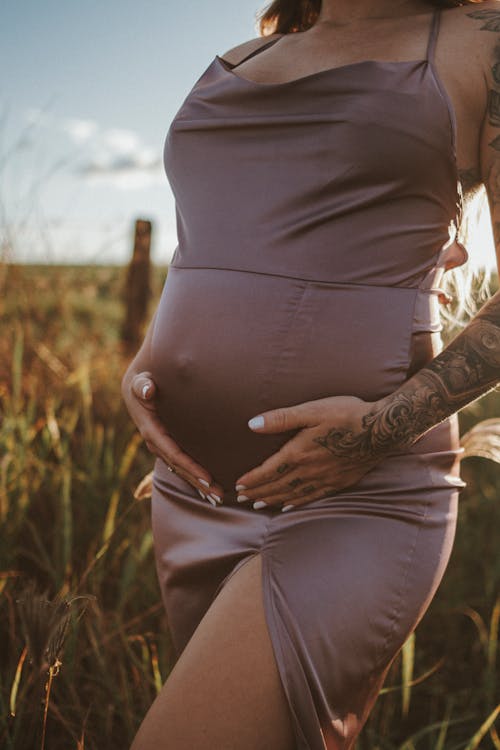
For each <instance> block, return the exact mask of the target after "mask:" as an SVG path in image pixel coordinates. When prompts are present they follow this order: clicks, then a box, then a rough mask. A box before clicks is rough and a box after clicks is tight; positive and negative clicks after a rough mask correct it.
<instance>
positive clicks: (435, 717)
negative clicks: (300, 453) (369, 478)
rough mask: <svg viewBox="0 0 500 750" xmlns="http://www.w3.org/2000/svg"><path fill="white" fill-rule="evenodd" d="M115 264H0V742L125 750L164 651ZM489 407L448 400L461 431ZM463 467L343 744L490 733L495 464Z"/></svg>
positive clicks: (416, 746)
mask: <svg viewBox="0 0 500 750" xmlns="http://www.w3.org/2000/svg"><path fill="white" fill-rule="evenodd" d="M164 273H165V271H164V269H157V270H156V275H155V294H154V297H153V299H152V301H151V304H152V308H151V311H152V310H153V308H154V306H155V304H156V298H157V296H158V293H159V291H160V287H161V284H162V282H163V278H164ZM123 280H124V277H123V269H120V268H113V267H111V268H103V267H95V268H92V267H89V268H81V267H42V266H38V267H36V266H32V267H28V266H26V267H21V266H13V265H11V266H7V265H4V266H2V267H1V269H0V315H1V319H2V323H3V325H2V336H1V337H0V409H1V416H2V424H1V427H0V524H1V539H2V544H1V546H0V628H1V643H2V649H1V653H0V747H2V748H5V749H6V750H21V749H22V750H25V749H26V750H28V749H29V750H38V749H42V748H46V750H49V749H50V750H59V749H61V750H62V749H63V748H64V750H69V749H71V748H74V749H75V750H77V749H78V750H83V749H84V748H86V749H88V750H114V749H115V748H116V750H118V749H119V750H123V748H126V747H128V745H129V744H130V741H131V739H132V737H133V735H134V733H135V730H136V729H137V727H138V725H139V723H140V721H141V719H142V717H143V716H144V714H145V713H146V711H147V708H148V707H149V705H150V703H151V702H152V700H153V699H154V697H155V695H156V694H157V692H158V691H159V690H160V688H161V685H162V683H163V681H164V680H165V679H166V677H167V675H168V671H169V669H170V668H171V664H172V649H171V643H170V638H169V633H168V624H167V622H166V620H165V615H164V612H163V607H162V604H161V601H160V593H159V589H158V585H157V581H156V576H155V570H154V560H153V551H152V537H151V529H150V518H149V500H147V499H145V500H142V501H137V500H134V497H133V490H134V488H135V487H136V486H137V485H138V483H139V481H140V480H141V478H142V477H143V476H144V475H145V474H146V473H147V472H148V471H149V470H150V469H151V466H152V463H153V461H152V457H151V455H150V454H149V453H148V452H147V450H146V449H145V447H144V446H143V444H142V442H141V440H140V439H139V436H138V434H137V433H136V431H135V429H134V426H133V424H132V423H131V421H130V419H129V417H128V415H127V414H126V412H125V409H124V406H123V405H122V403H121V396H120V387H119V385H120V380H121V376H122V374H123V372H124V369H125V367H126V365H127V361H126V359H125V358H124V356H123V352H122V349H121V345H120V342H119V340H118V332H119V325H120V322H121V319H122V315H123V309H122V307H121V303H120V298H121V297H120V295H121V288H122V286H121V285H122V284H123ZM492 416H500V399H499V396H498V394H497V393H495V392H494V393H491V394H489V395H488V396H486V397H484V398H483V399H481V400H479V401H478V402H476V403H475V404H473V405H472V406H471V407H469V408H468V409H467V410H464V411H463V412H462V413H461V415H460V420H461V425H462V431H465V430H468V429H469V428H470V427H472V426H473V425H474V424H476V423H477V422H479V421H481V420H483V419H485V418H487V417H492ZM463 474H464V478H465V480H466V481H467V482H468V487H467V489H466V490H464V491H463V493H462V495H461V501H460V518H459V525H458V532H457V538H456V542H455V548H454V551H453V554H452V559H451V562H450V564H449V567H448V570H447V572H446V575H445V579H444V581H443V583H442V585H441V587H440V589H439V591H438V593H437V595H436V597H435V599H434V601H433V603H432V605H431V607H430V609H429V611H428V613H427V614H426V616H425V617H424V619H423V621H422V623H421V624H420V625H419V627H418V629H417V631H416V633H415V634H414V635H413V636H412V637H411V638H410V639H408V641H407V643H406V644H405V647H404V648H403V650H402V652H401V654H400V655H399V656H398V657H397V659H396V661H395V662H394V664H393V667H392V669H391V672H390V674H389V677H388V679H387V681H386V684H385V687H384V690H383V694H382V695H381V697H380V698H379V701H378V703H377V705H376V707H375V709H374V711H373V714H372V716H371V718H370V720H369V722H368V723H367V725H366V727H365V729H364V731H363V734H362V737H361V738H360V740H359V742H358V748H357V750H459V749H460V748H463V749H464V750H473V748H476V747H480V748H484V749H485V750H488V749H492V748H497V750H498V748H500V739H499V736H498V733H497V729H496V728H495V719H496V716H497V714H498V710H499V709H498V706H497V704H498V699H499V695H498V676H497V667H498V651H497V643H498V627H499V617H500V603H499V598H498V597H499V581H500V556H499V554H498V526H499V520H500V503H499V494H500V492H499V490H500V467H498V466H497V465H496V464H495V463H493V462H491V461H488V460H486V459H484V458H470V459H467V460H466V461H465V462H464V465H463ZM332 668H334V665H333V666H332ZM201 677H202V676H201ZM256 719H257V717H256ZM210 750H216V749H215V748H214V749H210ZM256 750H258V749H257V748H256Z"/></svg>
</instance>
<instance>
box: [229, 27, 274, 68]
mask: <svg viewBox="0 0 500 750" xmlns="http://www.w3.org/2000/svg"><path fill="white" fill-rule="evenodd" d="M282 36H283V34H280V36H278V37H276V38H275V39H271V40H270V41H269V42H266V43H265V44H261V45H260V47H257V49H254V50H253V51H252V52H250V54H248V55H245V57H244V58H243V59H242V60H240V61H239V62H237V63H234V64H233V65H232V67H233V68H235V67H236V66H237V65H241V63H243V62H245V60H249V59H250V58H251V57H253V56H254V55H258V54H259V52H262V51H263V50H265V49H267V48H268V47H271V45H273V44H274V43H275V42H277V41H279V40H280V39H281V37H282Z"/></svg>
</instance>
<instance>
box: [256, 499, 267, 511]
mask: <svg viewBox="0 0 500 750" xmlns="http://www.w3.org/2000/svg"><path fill="white" fill-rule="evenodd" d="M253 507H254V508H255V510H260V508H266V507H267V503H265V502H264V501H263V500H257V502H256V503H254V504H253Z"/></svg>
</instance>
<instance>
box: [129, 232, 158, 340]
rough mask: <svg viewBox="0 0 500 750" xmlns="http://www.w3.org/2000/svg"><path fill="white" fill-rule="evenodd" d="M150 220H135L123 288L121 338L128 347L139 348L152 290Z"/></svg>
mask: <svg viewBox="0 0 500 750" xmlns="http://www.w3.org/2000/svg"><path fill="white" fill-rule="evenodd" d="M150 248H151V222H150V221H146V220H144V219H137V220H136V222H135V236H134V250H133V253H132V258H131V260H130V263H129V266H128V270H127V277H126V282H125V289H124V302H125V317H124V321H123V326H122V341H123V343H124V344H125V346H126V348H127V349H129V350H131V349H137V348H138V347H139V346H140V344H141V343H142V338H143V326H144V323H145V320H146V315H147V311H148V303H149V299H150V294H151V259H150Z"/></svg>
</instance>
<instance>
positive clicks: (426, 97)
mask: <svg viewBox="0 0 500 750" xmlns="http://www.w3.org/2000/svg"><path fill="white" fill-rule="evenodd" d="M260 23H261V27H260V30H261V33H262V35H263V36H264V32H265V31H268V30H269V29H270V30H271V31H272V33H271V34H270V35H267V36H265V38H263V36H259V37H257V38H255V39H251V40H250V41H247V42H245V43H243V44H241V45H239V46H237V47H236V48H233V49H231V50H230V51H228V52H226V53H225V54H223V55H222V56H219V55H216V56H215V58H214V59H213V60H212V62H211V63H210V64H209V65H208V67H207V68H206V69H205V70H204V71H203V73H202V74H201V76H200V77H199V78H198V80H197V81H196V83H195V84H194V86H193V88H192V89H191V91H189V93H188V94H187V96H186V98H185V99H184V101H183V103H182V105H181V107H180V109H179V110H178V112H177V113H176V115H175V117H174V119H173V121H172V123H171V125H170V128H169V130H168V133H167V136H166V140H165V149H164V163H165V170H166V173H167V176H168V179H169V182H170V185H171V187H172V190H173V193H174V195H175V199H176V212H177V229H178V246H177V248H176V250H175V253H174V256H173V259H172V262H171V265H170V268H169V271H168V275H167V279H166V282H165V286H164V289H163V293H162V296H161V300H160V303H159V306H158V309H157V310H156V313H155V315H154V317H153V319H152V321H151V324H150V326H149V330H148V332H147V334H146V336H145V339H144V342H143V344H142V346H141V348H140V350H139V352H138V353H137V355H136V357H135V358H134V360H133V361H132V362H131V364H130V365H129V367H128V369H127V372H126V373H125V375H124V377H123V381H122V392H123V397H124V399H125V402H126V405H127V408H128V409H129V411H130V414H131V416H132V418H133V420H134V422H135V423H136V425H137V427H138V429H139V430H140V432H141V434H142V435H143V437H144V439H145V441H146V444H147V446H148V448H149V449H150V450H151V451H152V453H153V454H155V456H156V460H155V466H154V474H153V496H152V525H153V533H154V543H155V553H156V565H157V573H158V579H159V583H160V587H161V593H162V597H163V601H164V605H165V609H166V615H167V618H168V624H169V627H170V631H171V635H172V640H173V644H174V647H175V651H176V661H175V665H174V666H173V669H172V671H171V673H170V675H169V677H168V679H167V681H166V683H165V685H164V687H163V689H162V691H161V693H160V694H159V695H158V697H157V698H156V700H155V701H154V703H153V705H152V706H151V708H150V710H149V712H148V714H147V716H146V717H145V719H144V721H143V723H142V725H141V727H140V729H139V731H138V733H137V735H136V737H135V739H134V742H133V745H132V747H133V750H193V749H194V748H205V749H206V750H296V749H299V750H324V749H325V748H327V750H347V749H348V748H352V747H353V746H354V743H355V740H356V737H357V736H358V735H359V732H360V731H361V728H362V726H363V724H364V722H365V721H366V719H367V716H368V714H369V712H370V710H371V708H372V706H373V704H374V702H375V700H376V697H377V695H378V693H379V691H380V688H381V686H382V683H383V681H384V679H385V677H386V675H387V672H388V669H389V667H390V665H391V662H392V661H393V660H394V658H395V656H396V654H397V653H398V651H399V650H400V648H401V646H402V645H403V643H404V641H405V640H406V638H407V637H408V636H409V635H410V633H411V632H412V631H413V629H414V628H415V627H416V625H417V623H418V622H419V621H420V619H421V618H422V616H423V614H424V612H425V611H426V609H427V607H428V606H429V604H430V602H431V600H432V598H433V596H434V594H435V592H436V589H437V587H438V585H439V583H440V581H441V579H442V576H443V573H444V571H445V568H446V566H447V563H448V559H449V556H450V552H451V549H452V544H453V539H454V533H455V525H456V517H457V502H458V497H459V493H460V489H461V488H462V487H463V486H464V483H463V482H462V480H461V479H460V474H459V457H460V450H461V449H460V446H459V436H458V424H457V412H458V411H459V410H460V409H461V408H463V407H464V406H465V405H466V404H469V403H470V402H471V401H473V400H474V399H476V398H478V397H479V396H481V395H482V394H483V393H485V392H487V391H488V390H490V389H491V388H492V387H493V386H494V385H495V384H497V383H498V382H499V381H500V294H495V295H494V296H492V297H491V298H490V299H489V300H488V302H487V303H486V304H485V305H484V306H483V307H482V308H481V309H480V310H479V312H478V314H477V315H476V316H475V317H474V318H473V319H472V321H471V322H470V323H469V324H468V325H467V326H466V327H465V328H464V329H463V330H462V331H461V332H460V334H459V335H458V336H457V337H456V338H455V339H454V340H453V341H452V342H451V343H450V344H449V345H448V346H447V347H446V348H443V344H442V339H441V335H440V330H441V324H440V312H439V310H440V301H441V302H442V301H443V300H444V297H443V292H442V290H441V288H440V284H441V283H442V278H443V274H444V273H445V272H446V271H447V270H448V269H449V268H451V267H454V266H460V265H463V264H464V263H465V262H466V261H467V252H466V250H465V248H464V247H463V245H462V244H461V243H460V242H459V241H458V237H460V235H458V234H457V230H458V229H459V228H460V219H461V216H462V209H463V205H464V202H465V199H466V197H467V195H468V194H469V192H470V191H474V190H475V189H477V188H478V187H479V186H480V185H481V184H482V183H484V184H485V185H486V189H487V193H488V198H489V203H490V208H491V212H492V226H493V230H494V232H495V239H496V241H497V242H500V207H499V206H500V203H499V201H500V180H499V175H500V74H499V70H498V68H499V65H500V63H499V62H497V60H498V58H497V57H496V54H497V53H496V49H495V48H496V44H497V34H498V31H500V3H498V2H494V1H493V0H488V1H487V2H482V3H474V4H472V3H458V2H456V3H451V2H438V0H435V2H430V1H429V2H426V1H425V0H397V1H395V0H322V1H321V0H275V2H273V3H272V5H271V6H270V7H268V8H267V10H266V11H265V13H264V14H263V15H262V17H261V21H260ZM457 658H459V654H457Z"/></svg>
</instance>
